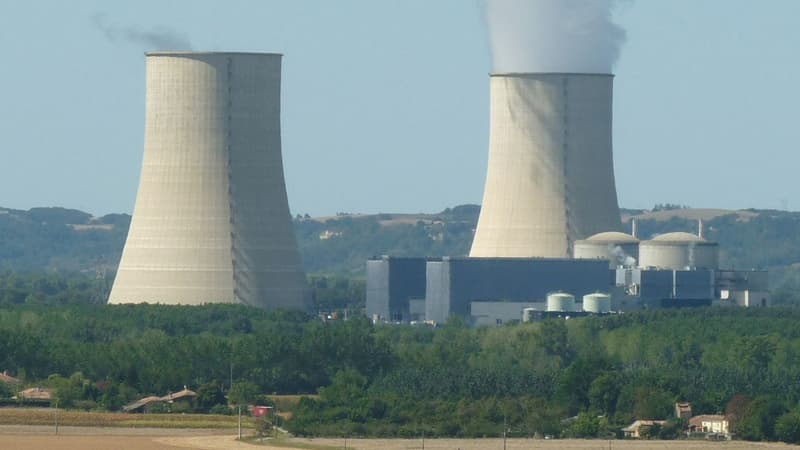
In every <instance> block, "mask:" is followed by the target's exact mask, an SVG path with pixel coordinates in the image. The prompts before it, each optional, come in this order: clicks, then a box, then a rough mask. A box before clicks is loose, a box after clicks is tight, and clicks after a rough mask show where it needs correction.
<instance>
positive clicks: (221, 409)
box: [208, 404, 233, 416]
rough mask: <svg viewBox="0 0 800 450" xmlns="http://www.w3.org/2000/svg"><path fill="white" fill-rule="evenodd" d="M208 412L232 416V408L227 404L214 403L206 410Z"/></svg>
mask: <svg viewBox="0 0 800 450" xmlns="http://www.w3.org/2000/svg"><path fill="white" fill-rule="evenodd" d="M208 413H209V414H217V415H220V416H232V415H233V410H232V409H231V408H230V407H229V406H228V405H221V404H218V405H214V406H212V407H211V408H210V409H209V410H208Z"/></svg>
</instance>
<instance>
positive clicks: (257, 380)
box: [0, 305, 800, 440]
mask: <svg viewBox="0 0 800 450" xmlns="http://www.w3.org/2000/svg"><path fill="white" fill-rule="evenodd" d="M799 320H800V310H796V309H749V310H748V309H728V308H706V309H695V310H690V311H689V310H678V311H648V312H641V313H630V314H624V315H619V316H611V317H593V318H585V319H578V320H570V321H568V322H566V321H545V322H542V323H533V324H521V325H518V326H508V327H498V328H480V329H474V328H469V327H467V326H466V325H465V324H464V323H463V321H461V320H457V319H454V320H451V321H448V323H447V324H445V326H443V327H440V328H424V327H399V326H373V325H372V324H371V323H370V322H369V321H368V320H367V319H366V318H363V317H354V318H351V319H350V320H347V321H328V322H322V321H320V320H318V319H315V318H312V317H309V316H306V315H304V314H297V313H287V312H280V311H278V312H266V311H261V310H257V309H253V308H248V307H245V306H236V305H208V306H202V307H177V306H146V305H135V306H130V305H128V306H107V305H100V306H91V307H90V306H63V307H45V306H41V305H17V306H12V307H3V308H0V368H4V369H5V368H8V369H10V370H11V371H13V372H17V373H24V374H25V378H26V380H28V381H30V382H32V383H37V384H40V385H45V386H51V387H53V388H55V389H56V390H57V397H58V399H59V404H60V406H64V407H68V408H92V409H94V408H104V409H111V410H119V408H120V407H121V406H122V405H124V404H126V403H128V402H130V401H132V400H135V399H138V398H141V397H143V396H146V395H163V394H165V393H167V392H170V391H175V390H176V389H179V388H180V387H181V386H183V385H188V386H189V387H190V388H191V389H193V390H195V391H197V392H198V397H197V399H196V405H195V407H196V408H197V409H199V410H202V411H222V410H224V408H225V407H224V406H220V405H222V403H224V402H225V400H223V399H221V392H222V391H221V383H220V382H219V380H223V382H222V383H223V384H227V383H225V381H227V380H229V379H230V376H231V370H233V378H234V381H235V382H234V386H233V388H232V389H231V390H230V391H229V392H226V393H227V395H228V399H229V400H231V401H232V402H235V403H250V402H253V401H255V400H258V401H261V397H260V395H261V394H262V393H273V392H275V393H291V394H297V393H315V392H318V393H319V397H318V398H304V399H302V400H301V401H300V402H299V403H298V404H297V406H296V407H295V408H294V411H293V417H292V419H291V420H289V421H288V422H287V423H286V424H285V426H286V427H287V428H288V429H289V430H290V431H291V432H293V433H296V434H298V435H331V436H344V435H348V436H356V435H365V436H366V435H368V436H387V437H391V436H397V437H409V438H410V437H419V436H420V435H421V434H422V433H423V432H424V433H425V434H426V435H427V436H464V437H478V436H495V437H497V436H501V435H502V433H503V424H504V423H505V424H506V429H507V430H508V431H507V432H508V433H509V435H511V436H533V435H536V434H538V435H544V434H549V435H554V436H562V435H563V436H574V437H608V436H609V435H611V434H612V433H613V432H614V431H615V430H618V429H619V428H621V427H622V426H624V425H628V424H629V423H630V422H632V421H633V420H634V419H667V418H669V417H670V416H671V414H672V408H673V404H674V402H675V401H676V400H677V399H681V400H684V399H685V400H688V401H690V402H691V403H692V405H693V409H694V412H695V414H717V413H720V412H721V411H725V413H726V415H728V416H729V418H730V421H731V427H732V429H733V431H734V432H735V433H737V435H738V436H740V437H742V438H745V439H751V440H764V439H777V438H780V439H785V440H791V439H794V437H793V436H794V435H793V434H792V433H793V428H792V427H793V425H794V424H795V422H793V420H795V419H797V416H796V415H792V414H794V413H789V414H787V411H789V410H792V411H796V410H797V408H798V404H800V386H798V385H796V384H795V383H790V382H787V380H796V379H800V329H798V327H797V326H796V324H797V322H798V321H799ZM51 374H72V375H70V376H68V377H64V376H59V375H51ZM180 408H185V406H181V405H173V407H172V410H173V412H174V411H178V410H180ZM573 416H577V417H576V419H575V420H574V421H565V419H566V418H568V417H573ZM651 431H652V430H651ZM678 431H679V427H678V426H674V425H673V423H672V422H670V423H667V424H666V425H664V426H662V427H659V428H658V429H656V430H655V431H653V433H655V434H653V437H657V438H660V439H667V438H672V437H676V436H678V435H679V432H678Z"/></svg>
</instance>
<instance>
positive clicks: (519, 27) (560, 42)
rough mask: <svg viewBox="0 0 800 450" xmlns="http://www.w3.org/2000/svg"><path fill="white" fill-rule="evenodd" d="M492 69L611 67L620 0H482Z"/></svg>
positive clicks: (621, 38)
mask: <svg viewBox="0 0 800 450" xmlns="http://www.w3.org/2000/svg"><path fill="white" fill-rule="evenodd" d="M484 1H485V10H486V22H487V25H488V28H489V39H490V44H491V45H490V47H491V51H492V65H493V71H494V72H496V73H503V72H575V73H611V72H612V69H613V67H614V63H616V61H617V59H618V58H619V54H620V48H621V47H622V44H623V43H624V42H625V30H623V29H622V28H621V27H620V26H619V25H617V24H615V23H614V22H613V20H612V13H613V11H614V8H615V6H616V5H617V4H618V3H620V1H621V0H484Z"/></svg>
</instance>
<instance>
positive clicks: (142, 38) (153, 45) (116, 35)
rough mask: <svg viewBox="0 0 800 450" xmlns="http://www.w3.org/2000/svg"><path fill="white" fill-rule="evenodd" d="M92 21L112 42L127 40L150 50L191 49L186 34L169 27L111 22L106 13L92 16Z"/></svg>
mask: <svg viewBox="0 0 800 450" xmlns="http://www.w3.org/2000/svg"><path fill="white" fill-rule="evenodd" d="M92 23H93V24H94V26H95V27H96V28H97V29H98V30H100V31H101V32H102V33H103V34H104V35H105V37H106V39H108V40H109V41H111V42H118V41H125V42H131V43H134V44H141V45H143V46H145V47H146V48H147V49H148V50H191V49H192V44H191V42H189V39H188V38H187V37H186V35H184V34H182V33H178V32H177V31H175V30H171V29H169V28H153V29H149V30H143V29H140V28H136V27H131V26H118V25H114V24H111V23H109V21H108V18H107V17H106V16H105V14H95V15H94V16H92Z"/></svg>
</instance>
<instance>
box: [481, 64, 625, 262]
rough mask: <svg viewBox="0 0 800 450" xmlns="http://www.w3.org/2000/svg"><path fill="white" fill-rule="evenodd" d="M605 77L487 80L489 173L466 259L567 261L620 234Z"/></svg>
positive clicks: (527, 76)
mask: <svg viewBox="0 0 800 450" xmlns="http://www.w3.org/2000/svg"><path fill="white" fill-rule="evenodd" d="M612 85H613V75H610V74H568V73H508V74H494V75H492V76H491V78H490V89H491V112H490V115H491V130H490V142H489V164H488V170H487V175H486V187H485V190H484V194H483V203H482V207H481V213H480V218H479V220H478V226H477V229H476V231H475V239H474V241H473V243H472V249H471V251H470V256H471V257H552V258H562V257H569V256H571V255H572V247H573V243H574V242H575V241H576V240H578V239H584V238H586V237H588V236H591V235H593V234H596V233H599V232H601V231H617V230H620V228H621V223H620V215H619V206H618V204H617V193H616V187H615V184H614V166H613V159H612V143H611V122H612Z"/></svg>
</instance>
